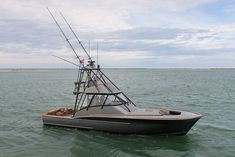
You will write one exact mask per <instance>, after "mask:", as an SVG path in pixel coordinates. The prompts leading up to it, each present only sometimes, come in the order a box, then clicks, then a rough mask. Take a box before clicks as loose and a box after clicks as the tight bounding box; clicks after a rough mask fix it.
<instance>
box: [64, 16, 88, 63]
mask: <svg viewBox="0 0 235 157" xmlns="http://www.w3.org/2000/svg"><path fill="white" fill-rule="evenodd" d="M60 15H61V16H62V18H63V19H64V21H65V22H66V24H67V25H68V27H69V29H70V30H71V32H72V33H73V35H74V36H75V38H76V39H77V41H78V43H79V44H80V46H81V47H82V49H83V50H84V52H85V53H86V55H87V56H88V59H89V60H90V61H92V59H91V56H90V55H89V54H88V53H87V51H86V49H85V47H84V46H83V44H82V42H81V41H80V40H79V38H78V36H77V35H76V33H75V32H74V31H73V29H72V27H71V26H70V25H69V23H68V21H67V20H66V18H65V17H64V15H63V14H62V13H61V12H60Z"/></svg>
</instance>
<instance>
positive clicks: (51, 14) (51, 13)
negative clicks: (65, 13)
mask: <svg viewBox="0 0 235 157" xmlns="http://www.w3.org/2000/svg"><path fill="white" fill-rule="evenodd" d="M47 10H48V12H49V13H50V15H51V17H52V18H53V20H54V21H55V23H56V25H57V26H58V28H59V29H60V31H61V33H62V34H63V36H64V38H65V39H66V41H67V42H68V43H69V46H70V47H71V49H72V50H73V52H74V54H75V55H76V57H77V58H78V60H79V61H80V62H81V59H80V58H79V56H78V54H77V52H76V51H75V49H74V48H73V46H72V44H71V43H70V41H69V39H68V38H67V36H66V35H65V33H64V31H63V30H62V28H61V27H60V25H59V23H58V22H57V21H56V19H55V17H54V16H53V14H52V13H51V11H50V10H49V8H48V7H47Z"/></svg>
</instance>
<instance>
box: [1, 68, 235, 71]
mask: <svg viewBox="0 0 235 157" xmlns="http://www.w3.org/2000/svg"><path fill="white" fill-rule="evenodd" d="M102 69H133V70H134V69H156V70H235V68H102ZM9 70H10V71H23V70H77V68H0V71H9Z"/></svg>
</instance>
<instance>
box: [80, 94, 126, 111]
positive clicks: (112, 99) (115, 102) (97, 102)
mask: <svg viewBox="0 0 235 157" xmlns="http://www.w3.org/2000/svg"><path fill="white" fill-rule="evenodd" d="M84 99H85V100H84V103H83V104H82V106H81V108H80V109H84V108H90V107H99V106H100V107H101V108H103V107H105V106H119V105H125V106H126V105H129V102H128V100H127V99H126V97H125V96H124V95H123V94H122V93H119V94H113V95H102V94H96V95H87V96H86V98H84Z"/></svg>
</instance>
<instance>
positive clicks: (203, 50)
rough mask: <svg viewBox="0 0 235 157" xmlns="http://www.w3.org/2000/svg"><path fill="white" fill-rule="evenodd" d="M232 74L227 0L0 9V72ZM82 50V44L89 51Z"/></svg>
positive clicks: (24, 3)
mask: <svg viewBox="0 0 235 157" xmlns="http://www.w3.org/2000/svg"><path fill="white" fill-rule="evenodd" d="M47 7H49V8H50V10H51V12H52V13H53V14H54V16H55V18H56V19H57V20H58V22H59V24H60V25H61V27H62V29H63V30H64V32H65V34H66V36H67V37H68V39H69V41H70V42H71V43H72V44H73V46H74V48H75V49H76V51H77V53H78V54H79V56H80V57H81V58H84V59H85V61H87V57H86V56H85V54H84V52H83V51H82V49H81V47H80V46H79V45H78V43H77V42H76V40H75V38H74V36H73V35H72V33H71V32H70V30H69V28H68V27H67V25H66V23H65V22H64V21H63V19H62V17H61V15H60V12H62V13H63V15H64V16H65V17H66V19H67V21H68V22H69V24H70V25H71V27H72V28H73V29H74V31H75V32H76V34H77V35H78V37H79V38H80V40H81V41H82V43H83V45H84V46H85V48H86V49H87V51H88V52H89V53H90V54H91V56H92V57H93V59H94V60H95V61H96V60H97V50H98V63H99V64H100V65H101V67H105V68H110V67H111V68H112V67H116V68H234V67H235V0H86V1H84V0H66V1H65V0H20V1H19V0H7V1H4V2H3V1H2V2H1V3H0V68H71V67H74V66H73V65H70V64H69V63H66V62H64V61H62V60H60V59H58V58H56V57H53V55H56V56H59V57H63V58H64V59H67V60H70V61H73V62H75V63H78V61H77V59H76V57H75V56H74V53H73V52H72V50H71V49H70V47H69V45H68V43H67V42H66V40H65V39H64V38H63V36H62V34H61V32H60V31H59V29H58V27H57V26H56V25H55V23H54V21H53V19H52V18H51V17H50V14H49V13H48V11H47V9H46V8H47ZM89 43H90V44H89Z"/></svg>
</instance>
